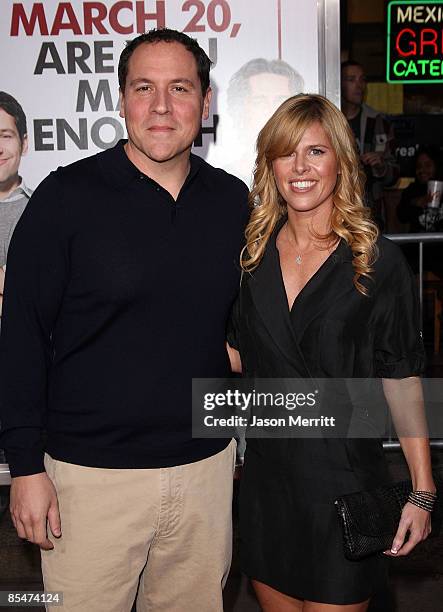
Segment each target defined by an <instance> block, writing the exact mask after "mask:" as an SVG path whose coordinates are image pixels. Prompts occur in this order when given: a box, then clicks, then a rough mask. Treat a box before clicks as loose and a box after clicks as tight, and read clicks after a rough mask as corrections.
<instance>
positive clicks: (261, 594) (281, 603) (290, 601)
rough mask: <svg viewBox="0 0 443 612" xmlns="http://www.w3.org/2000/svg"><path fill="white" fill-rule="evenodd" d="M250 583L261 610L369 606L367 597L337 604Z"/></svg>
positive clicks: (335, 610)
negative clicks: (316, 600) (365, 599)
mask: <svg viewBox="0 0 443 612" xmlns="http://www.w3.org/2000/svg"><path fill="white" fill-rule="evenodd" d="M252 585H253V587H254V590H255V593H256V595H257V599H258V602H259V604H260V606H261V608H262V610H263V612H366V610H367V609H368V606H369V599H368V600H367V601H364V602H362V603H358V604H350V605H346V606H342V605H340V606H338V605H334V604H324V603H318V602H315V601H303V600H301V599H295V598H294V597H289V595H285V594H284V593H280V591H276V590H275V589H273V588H272V587H270V586H268V585H267V584H264V583H263V582H259V581H258V580H252Z"/></svg>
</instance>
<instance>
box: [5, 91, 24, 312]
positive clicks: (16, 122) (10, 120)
mask: <svg viewBox="0 0 443 612" xmlns="http://www.w3.org/2000/svg"><path fill="white" fill-rule="evenodd" d="M27 151H28V130H27V126H26V116H25V113H24V112H23V109H22V107H21V105H20V104H19V103H18V102H17V100H16V99H15V98H13V97H12V96H11V95H10V94H8V93H6V92H5V91H0V316H1V312H2V306H3V285H4V272H5V266H6V258H7V254H8V248H9V243H10V241H11V236H12V233H13V231H14V228H15V226H16V224H17V221H18V220H19V218H20V215H21V214H22V212H23V211H24V209H25V207H26V205H27V203H28V200H29V198H30V197H31V193H32V191H31V190H30V189H28V188H27V187H26V185H25V183H24V181H23V179H22V177H21V176H20V175H19V173H18V172H19V166H20V161H21V158H22V155H26V153H27ZM0 323H1V318H0Z"/></svg>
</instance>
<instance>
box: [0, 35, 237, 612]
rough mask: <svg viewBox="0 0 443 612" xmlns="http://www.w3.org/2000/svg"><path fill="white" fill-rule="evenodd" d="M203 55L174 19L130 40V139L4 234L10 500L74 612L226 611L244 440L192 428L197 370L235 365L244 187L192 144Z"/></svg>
mask: <svg viewBox="0 0 443 612" xmlns="http://www.w3.org/2000/svg"><path fill="white" fill-rule="evenodd" d="M209 68H210V60H209V59H208V57H207V56H206V54H205V53H204V51H203V50H202V49H201V48H200V47H199V46H198V44H197V42H196V41H195V40H193V39H191V38H189V37H188V36H186V35H184V34H182V33H180V32H176V31H174V30H168V29H164V30H157V31H156V30H153V31H151V32H149V33H147V34H143V35H141V36H139V37H137V38H136V39H135V40H133V41H132V42H130V43H129V44H128V45H127V47H126V48H125V50H124V51H123V52H122V55H121V57H120V62H119V85H120V104H121V116H122V117H124V118H125V121H126V127H127V132H128V141H127V142H126V143H125V142H123V141H122V142H120V143H119V144H117V145H116V146H115V147H114V148H112V149H108V150H107V151H104V152H102V153H99V154H98V155H96V156H93V157H90V158H87V159H84V160H81V161H79V162H77V163H75V164H72V165H71V166H68V167H66V168H59V169H58V170H57V172H55V173H52V174H51V175H50V176H49V177H47V178H46V179H45V180H44V181H43V183H42V184H41V185H40V187H39V188H38V189H37V191H36V192H35V194H34V195H33V197H32V199H31V201H30V203H29V206H28V207H27V209H26V211H25V213H24V215H23V216H22V218H21V220H20V223H19V224H18V226H17V229H16V232H15V234H14V238H13V241H12V244H11V250H10V258H9V265H8V273H9V270H10V271H11V280H9V274H8V275H7V278H6V291H5V315H4V329H3V332H4V333H3V335H2V342H1V355H0V358H1V364H0V365H1V369H0V371H1V373H2V385H3V391H2V395H3V398H2V420H3V425H4V428H5V433H4V435H3V444H4V446H5V448H6V451H7V459H8V462H9V464H10V469H11V475H12V486H11V513H12V517H13V521H14V523H15V526H16V528H17V532H18V534H19V536H20V537H22V538H27V539H28V540H30V541H31V542H35V543H37V544H39V545H40V547H41V548H42V568H43V577H44V583H45V588H46V590H50V591H62V592H63V594H64V608H63V609H65V610H68V611H69V612H71V611H75V612H85V610H91V611H92V610H93V611H94V612H102V611H103V612H125V611H128V612H129V610H130V609H131V606H132V603H133V601H134V597H135V595H136V592H137V589H138V595H137V610H139V611H140V610H141V611H144V610H155V611H156V612H161V611H168V612H169V611H171V612H187V611H189V612H191V611H192V612H194V611H195V610H196V609H198V610H201V611H202V612H203V611H205V612H216V611H220V612H221V610H222V594H221V590H222V586H223V585H224V582H225V580H226V577H227V573H228V570H229V564H230V557H231V493H232V476H233V468H234V462H235V443H234V442H233V441H229V440H218V439H212V440H211V439H193V438H192V436H191V390H192V384H191V382H192V378H193V377H219V376H220V377H225V376H226V375H227V374H228V371H229V366H228V358H227V354H226V350H225V331H226V330H225V328H226V321H227V317H228V314H229V310H230V305H231V303H232V301H233V299H234V297H235V295H236V292H237V289H238V285H239V278H240V274H239V266H238V263H237V262H238V257H239V252H240V248H241V243H242V236H243V230H244V225H245V222H246V217H247V206H246V200H247V189H246V187H245V185H244V184H243V183H242V182H241V181H239V180H238V179H236V178H235V177H232V176H230V175H228V174H227V173H225V172H223V171H221V170H217V169H215V168H212V167H211V166H209V165H208V164H207V163H206V162H204V161H203V160H202V159H200V158H198V157H196V156H194V155H191V154H190V151H191V146H192V143H193V141H194V139H195V138H196V136H197V134H198V132H199V130H200V127H201V119H202V117H203V118H206V117H207V116H208V113H209V104H210V101H211V89H210V87H209ZM0 445H1V443H0ZM44 451H46V456H45V459H44V458H43V453H44ZM45 468H46V471H45ZM46 519H47V520H48V525H49V529H48V533H47V532H46ZM139 577H140V579H139Z"/></svg>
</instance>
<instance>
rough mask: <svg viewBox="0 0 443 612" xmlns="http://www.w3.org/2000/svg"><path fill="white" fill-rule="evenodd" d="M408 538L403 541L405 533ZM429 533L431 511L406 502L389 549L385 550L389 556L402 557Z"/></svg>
mask: <svg viewBox="0 0 443 612" xmlns="http://www.w3.org/2000/svg"><path fill="white" fill-rule="evenodd" d="M408 531H409V539H408V541H407V542H406V543H405V538H406V534H407V533H408ZM430 533H431V513H430V512H427V511H426V510H422V509H421V508H418V506H414V505H413V504H411V503H409V502H407V503H406V504H405V506H404V508H403V511H402V513H401V518H400V523H399V525H398V529H397V533H396V534H395V537H394V540H393V542H392V546H391V550H385V552H384V554H385V555H387V556H389V557H404V556H405V555H408V554H409V553H410V552H411V550H412V549H413V548H415V546H416V545H417V544H418V543H419V542H422V541H423V540H426V538H427V537H428V535H429V534H430Z"/></svg>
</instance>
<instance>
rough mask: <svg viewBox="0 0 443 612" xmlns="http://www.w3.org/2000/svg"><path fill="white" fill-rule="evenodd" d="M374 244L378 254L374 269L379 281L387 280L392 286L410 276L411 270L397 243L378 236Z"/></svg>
mask: <svg viewBox="0 0 443 612" xmlns="http://www.w3.org/2000/svg"><path fill="white" fill-rule="evenodd" d="M376 246H377V251H378V254H377V259H376V261H375V263H374V269H375V274H376V277H377V278H378V280H379V281H381V280H387V281H388V282H389V283H390V284H391V286H392V287H393V288H394V287H396V286H398V284H399V283H400V284H402V282H403V281H404V280H406V279H408V278H410V277H411V275H412V271H411V269H410V267H409V264H408V262H407V261H406V258H405V256H404V254H403V251H402V250H401V248H400V246H399V245H398V244H396V243H395V242H394V241H393V240H391V239H389V238H386V237H385V236H379V237H378V239H377V242H376Z"/></svg>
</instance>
